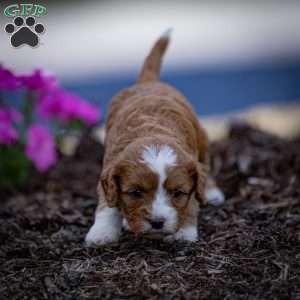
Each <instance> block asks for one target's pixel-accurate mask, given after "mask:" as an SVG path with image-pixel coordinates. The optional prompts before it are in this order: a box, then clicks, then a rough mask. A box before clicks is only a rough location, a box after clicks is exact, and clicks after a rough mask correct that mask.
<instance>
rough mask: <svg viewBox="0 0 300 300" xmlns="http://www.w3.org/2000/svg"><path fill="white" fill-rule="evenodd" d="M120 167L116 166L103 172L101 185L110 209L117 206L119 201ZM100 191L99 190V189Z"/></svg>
mask: <svg viewBox="0 0 300 300" xmlns="http://www.w3.org/2000/svg"><path fill="white" fill-rule="evenodd" d="M118 169H119V168H118V167H117V166H116V164H113V165H112V166H110V167H108V168H106V169H104V170H103V171H102V174H101V177H100V182H99V185H100V184H101V186H102V189H103V192H104V195H105V200H106V203H107V205H108V206H109V207H115V206H117V202H118V199H119V196H120V194H119V190H120V188H119V183H118ZM98 189H99V188H98Z"/></svg>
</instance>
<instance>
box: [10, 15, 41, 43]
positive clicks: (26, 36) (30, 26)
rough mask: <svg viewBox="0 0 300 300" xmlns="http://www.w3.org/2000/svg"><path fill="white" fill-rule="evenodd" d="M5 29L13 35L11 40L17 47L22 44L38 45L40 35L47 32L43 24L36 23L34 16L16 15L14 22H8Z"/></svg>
mask: <svg viewBox="0 0 300 300" xmlns="http://www.w3.org/2000/svg"><path fill="white" fill-rule="evenodd" d="M5 31H6V32H7V33H8V34H10V35H11V38H10V42H11V45H12V46H13V47H15V48H17V47H19V46H21V45H28V46H31V47H36V46H37V45H38V44H39V35H40V34H42V33H44V32H45V27H44V25H43V24H40V23H38V24H36V21H35V18H34V17H27V18H26V20H24V19H23V18H22V17H16V18H15V19H14V22H13V23H9V24H6V26H5Z"/></svg>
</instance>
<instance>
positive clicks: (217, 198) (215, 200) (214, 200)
mask: <svg viewBox="0 0 300 300" xmlns="http://www.w3.org/2000/svg"><path fill="white" fill-rule="evenodd" d="M205 197H206V200H207V202H208V203H209V204H211V205H214V206H218V205H221V204H223V203H224V201H225V196H224V194H223V192H222V191H221V190H220V189H219V188H218V186H217V185H216V182H215V180H214V179H213V178H212V177H211V175H209V176H208V178H207V181H206V186H205Z"/></svg>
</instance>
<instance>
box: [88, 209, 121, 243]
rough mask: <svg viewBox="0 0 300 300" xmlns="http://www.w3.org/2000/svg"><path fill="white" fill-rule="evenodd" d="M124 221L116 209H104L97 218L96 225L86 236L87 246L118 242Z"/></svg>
mask: <svg viewBox="0 0 300 300" xmlns="http://www.w3.org/2000/svg"><path fill="white" fill-rule="evenodd" d="M121 226H122V219H121V216H120V213H119V212H118V210H117V209H116V208H104V209H103V210H101V211H100V212H98V213H97V214H96V216H95V223H94V225H93V226H92V227H91V229H90V230H89V232H88V234H87V235H86V238H85V242H86V245H87V246H101V245H105V244H109V243H113V242H117V241H118V240H119V238H120V235H121Z"/></svg>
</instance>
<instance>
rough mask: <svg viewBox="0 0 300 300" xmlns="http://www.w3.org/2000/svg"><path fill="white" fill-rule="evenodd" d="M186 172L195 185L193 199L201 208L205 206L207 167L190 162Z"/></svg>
mask: <svg viewBox="0 0 300 300" xmlns="http://www.w3.org/2000/svg"><path fill="white" fill-rule="evenodd" d="M188 170H189V173H190V175H191V176H192V178H193V180H194V184H195V198H196V199H197V200H198V202H199V203H200V205H201V206H206V205H207V201H206V198H205V193H204V190H205V184H206V178H207V172H208V167H207V166H206V165H204V164H202V163H200V162H191V163H189V164H188Z"/></svg>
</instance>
